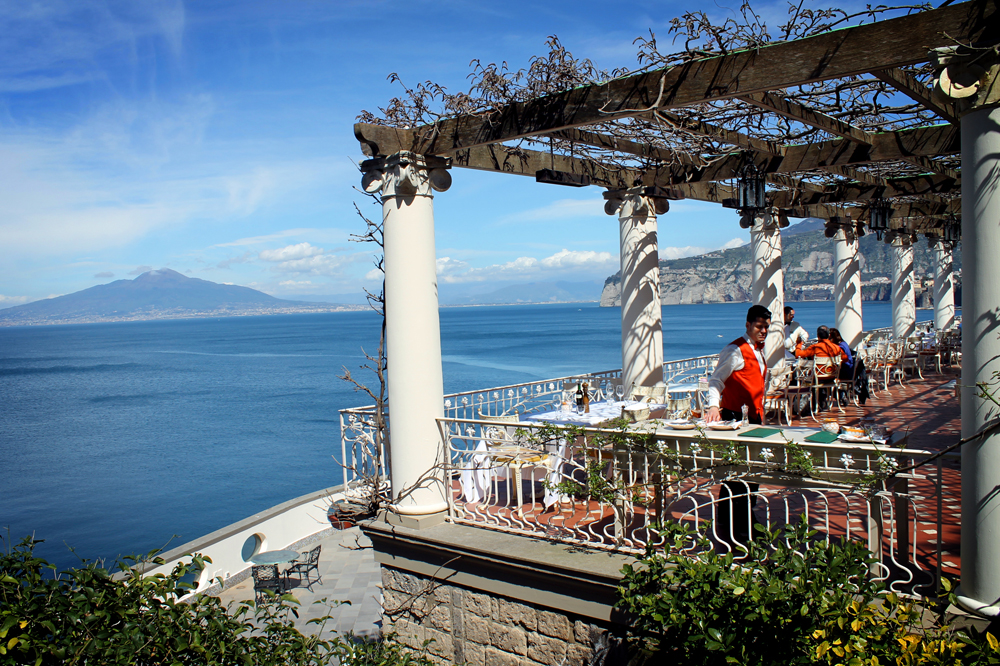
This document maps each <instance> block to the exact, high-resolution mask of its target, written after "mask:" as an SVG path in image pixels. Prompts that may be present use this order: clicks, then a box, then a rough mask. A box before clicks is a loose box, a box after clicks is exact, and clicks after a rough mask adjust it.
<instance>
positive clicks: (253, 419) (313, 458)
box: [0, 301, 931, 569]
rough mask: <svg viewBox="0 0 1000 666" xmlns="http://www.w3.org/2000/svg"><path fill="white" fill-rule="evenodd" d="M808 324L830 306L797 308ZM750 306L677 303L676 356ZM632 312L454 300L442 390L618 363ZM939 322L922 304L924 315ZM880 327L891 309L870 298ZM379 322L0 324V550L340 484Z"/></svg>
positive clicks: (720, 337)
mask: <svg viewBox="0 0 1000 666" xmlns="http://www.w3.org/2000/svg"><path fill="white" fill-rule="evenodd" d="M793 305H794V307H795V310H796V315H797V316H796V319H797V320H798V321H799V322H800V323H801V324H802V325H803V326H805V327H806V329H807V330H809V331H815V329H816V327H817V326H819V325H820V324H827V325H832V324H833V318H834V311H833V303H832V302H829V301H827V302H822V301H820V302H805V303H794V304H793ZM746 308H747V304H745V303H725V304H699V305H672V306H666V307H664V308H663V346H664V358H665V359H667V360H672V359H681V358H689V357H692V356H700V355H704V354H712V353H715V352H718V351H719V349H721V348H722V346H724V345H725V344H726V343H728V342H730V341H731V340H732V339H733V338H735V337H737V336H739V335H741V334H742V332H743V323H742V322H743V321H745V319H744V317H745V313H746ZM620 316H621V315H620V310H619V309H618V308H601V307H598V305H597V304H596V303H584V304H579V303H576V304H549V305H509V306H489V307H462V308H442V309H441V310H440V318H441V348H442V358H443V366H444V384H445V391H446V392H456V391H464V390H473V389H482V388H487V387H492V386H503V385H506V384H514V383H519V382H528V381H533V380H539V379H545V378H549V377H559V376H565V375H571V374H576V373H583V372H593V371H602V370H611V369H615V368H618V367H619V366H620V365H621V356H620V345H621V330H620ZM930 317H931V314H930V312H929V311H920V312H918V319H919V320H923V319H928V318H930ZM864 323H865V328H866V329H871V328H878V327H883V326H889V325H890V324H891V306H890V304H889V303H884V302H866V303H865V304H864ZM379 326H380V320H379V318H378V316H377V315H376V314H375V313H373V312H365V311H355V312H337V313H317V314H302V315H276V316H257V317H230V318H206V319H179V320H163V321H149V322H115V323H101V324H81V325H63V326H31V327H28V326H24V327H7V328H0V538H2V540H3V542H4V543H3V544H0V547H3V548H9V547H10V546H11V545H12V544H16V543H17V542H19V541H20V540H21V539H22V538H24V537H26V536H33V537H34V538H35V539H40V540H42V541H43V543H41V544H39V545H38V546H37V548H36V553H37V554H38V555H40V556H42V557H45V558H46V559H47V560H49V561H50V562H52V563H53V564H55V565H56V566H57V567H59V568H61V569H62V568H66V567H70V566H76V565H79V564H80V563H81V561H83V560H94V559H98V560H104V561H105V563H107V564H108V565H110V564H112V563H113V562H114V560H115V559H116V558H117V557H119V556H122V555H131V554H144V553H147V552H149V551H151V550H154V549H170V548H173V547H176V546H178V545H180V544H183V543H185V542H187V541H190V540H192V539H195V538H198V537H200V536H202V535H204V534H207V533H209V532H212V531H214V530H217V529H219V528H222V527H225V526H226V525H229V524H231V523H234V522H236V521H238V520H241V519H243V518H246V517H248V516H250V515H252V514H254V513H256V512H259V511H261V510H264V509H267V508H269V507H272V506H275V505H277V504H280V503H281V502H284V501H286V500H289V499H292V498H295V497H298V496H300V495H304V494H306V493H309V492H312V491H315V490H320V489H322V488H326V487H330V486H335V485H337V484H339V483H340V482H341V469H340V467H339V465H338V464H337V460H336V456H339V452H340V443H339V442H340V440H339V437H340V421H339V416H338V410H341V409H344V408H347V407H354V406H360V405H364V404H369V403H370V400H367V399H366V397H365V396H364V395H363V394H361V393H359V392H357V391H355V390H354V389H353V387H352V386H351V385H349V384H348V383H346V382H345V381H343V380H341V379H339V378H338V375H340V374H342V373H343V371H344V369H345V368H346V369H349V370H350V371H351V372H352V374H354V375H355V376H357V377H358V378H360V379H362V380H365V381H372V382H374V376H373V375H371V374H368V373H366V372H365V371H364V370H363V369H362V368H361V366H362V365H364V364H365V358H364V351H367V352H372V353H373V352H375V351H376V350H377V346H378V331H379Z"/></svg>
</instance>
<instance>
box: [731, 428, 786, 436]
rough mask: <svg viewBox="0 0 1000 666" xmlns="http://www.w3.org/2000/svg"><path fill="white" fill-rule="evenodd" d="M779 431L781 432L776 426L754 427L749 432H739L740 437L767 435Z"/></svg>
mask: <svg viewBox="0 0 1000 666" xmlns="http://www.w3.org/2000/svg"><path fill="white" fill-rule="evenodd" d="M779 432H781V430H779V429H778V428H754V429H753V430H751V431H750V432H745V433H743V434H741V435H740V437H769V436H771V435H774V434H775V433H779Z"/></svg>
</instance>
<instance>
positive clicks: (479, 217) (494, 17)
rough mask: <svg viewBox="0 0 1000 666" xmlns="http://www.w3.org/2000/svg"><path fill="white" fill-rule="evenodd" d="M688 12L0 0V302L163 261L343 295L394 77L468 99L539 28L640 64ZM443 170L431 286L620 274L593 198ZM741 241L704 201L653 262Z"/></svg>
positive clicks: (515, 60)
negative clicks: (359, 120) (647, 48)
mask: <svg viewBox="0 0 1000 666" xmlns="http://www.w3.org/2000/svg"><path fill="white" fill-rule="evenodd" d="M730 4H731V5H732V6H733V7H736V6H737V5H738V3H736V2H732V3H730ZM784 6H785V5H784V3H771V4H765V5H762V8H763V10H764V11H765V13H768V12H771V13H773V16H774V17H775V18H777V17H779V16H781V15H783V12H784V9H783V8H784ZM685 7H688V8H694V7H695V5H694V4H693V3H687V4H682V3H676V2H675V3H651V2H633V3H629V4H628V5H627V10H625V9H626V6H625V5H620V4H617V3H598V2H580V1H574V2H561V1H550V2H546V3H530V2H519V1H508V2H503V3H477V2H465V1H462V0H434V1H432V2H431V1H423V0H408V1H407V2H390V1H387V0H386V1H382V0H367V1H363V2H362V1H358V2H355V1H352V0H288V1H284V2H277V1H274V2H253V1H241V2H209V1H206V2H197V3H187V4H185V3H183V2H174V1H165V2H153V1H140V2H120V3H119V2H109V3H101V2H87V1H86V0H84V1H80V0H66V1H65V2H58V1H51V2H50V1H40V2H31V1H30V0H13V1H7V0H0V25H2V26H4V30H3V31H2V32H0V154H2V156H3V158H2V159H0V247H2V248H3V250H4V251H5V252H6V256H7V257H8V258H7V260H6V261H4V262H3V264H2V267H0V307H5V306H9V305H16V304H18V303H23V302H27V301H31V300H36V299H39V298H45V297H48V296H51V295H57V294H64V293H70V292H73V291H77V290H80V289H84V288H87V287H90V286H93V285H95V284H102V283H106V282H110V281H112V280H114V279H122V278H131V277H133V276H135V275H137V274H138V273H139V272H142V271H143V270H147V269H148V268H161V267H168V268H172V269H174V270H177V271H180V272H182V273H184V274H186V275H190V276H192V277H200V278H204V279H207V280H212V281H215V282H228V283H233V284H240V285H246V286H252V287H254V288H257V289H260V290H262V291H265V292H267V293H270V294H274V295H277V296H282V297H287V296H293V297H294V296H295V295H297V294H345V293H358V292H360V290H361V289H362V287H363V286H366V285H368V286H370V285H372V284H373V282H372V275H371V254H372V249H371V248H369V247H364V246H359V245H357V244H355V243H351V242H350V241H349V239H348V237H349V234H350V233H352V232H357V231H359V230H360V229H361V224H360V220H359V219H358V218H357V217H356V215H355V213H354V211H353V206H352V202H353V201H359V202H360V203H361V204H362V205H363V206H366V207H368V206H370V204H368V203H367V202H366V200H365V199H364V198H363V197H360V196H358V195H357V193H356V192H355V191H354V190H353V189H352V188H353V187H354V186H356V185H357V184H358V183H359V175H358V173H357V170H356V163H357V161H358V160H360V159H362V157H363V156H362V155H361V152H360V149H359V147H358V144H357V142H356V140H355V139H354V137H353V133H352V125H353V123H354V120H355V116H356V115H357V114H358V112H359V111H361V110H362V109H369V110H374V109H375V107H377V106H379V105H384V104H385V102H387V101H388V100H389V98H390V97H392V96H394V95H396V94H398V93H399V92H400V90H401V89H400V88H399V84H393V83H390V82H389V81H387V80H386V77H387V76H388V75H389V74H390V73H391V72H397V73H399V75H400V76H401V77H402V79H403V80H404V81H406V82H408V83H416V82H419V81H423V80H427V79H432V80H435V81H437V82H439V83H442V84H444V85H445V86H447V87H448V88H449V90H451V91H457V90H462V89H465V88H466V87H467V82H466V75H467V74H468V72H469V62H470V61H471V60H472V59H473V58H479V59H480V60H481V61H483V62H499V61H503V60H506V61H507V62H508V63H510V65H511V66H512V67H514V68H520V67H523V66H526V65H527V63H528V60H529V58H530V56H531V55H532V54H535V53H542V52H544V49H545V46H544V42H545V39H546V37H547V36H548V35H553V34H554V35H558V36H559V37H560V39H561V40H562V41H563V43H564V44H565V45H566V46H567V47H568V48H569V49H570V50H571V51H572V52H573V53H574V55H576V56H577V57H589V58H591V59H592V60H594V61H595V62H596V63H597V64H598V65H599V66H601V67H603V68H607V69H611V68H614V67H619V66H634V64H635V52H636V49H635V47H634V46H633V44H632V40H633V39H635V38H636V37H637V36H639V35H642V34H646V32H647V31H648V30H649V29H652V30H654V31H655V32H657V34H658V36H660V37H661V40H662V39H664V38H665V37H666V26H667V25H668V22H669V19H670V18H672V17H674V16H677V15H679V14H680V13H681V12H682V11H683V10H684V8H685ZM712 11H713V12H715V13H720V14H721V13H722V12H725V11H727V10H726V9H725V8H724V5H723V4H722V3H719V4H718V5H717V6H716V7H715V8H714V9H713V10H712ZM773 22H774V21H772V23H773ZM452 176H453V178H454V184H453V185H452V188H451V189H450V190H449V191H448V192H445V193H443V194H438V195H437V196H436V198H435V202H434V205H435V213H436V226H437V237H436V243H437V253H438V257H439V266H440V276H441V277H440V279H441V281H442V283H443V284H447V285H451V286H452V287H454V288H466V289H467V288H471V287H475V288H477V289H481V290H484V291H485V290H487V288H489V287H491V286H493V285H496V284H498V283H499V282H501V281H502V282H506V283H509V282H512V281H513V282H517V281H525V282H527V281H552V280H571V281H580V280H603V279H604V278H605V277H606V276H608V275H610V274H612V273H614V272H615V271H616V270H617V264H618V258H617V252H618V232H617V222H616V220H615V218H612V217H608V216H606V215H605V214H604V212H603V201H602V199H601V191H600V189H599V188H585V189H582V190H576V189H570V188H562V187H557V186H546V185H539V184H536V183H535V182H534V181H533V180H532V179H528V178H521V177H517V176H502V175H498V174H486V173H480V172H475V171H469V170H461V169H455V170H453V172H452ZM366 210H370V211H371V212H373V213H375V214H377V210H376V209H374V208H367V209H366ZM747 240H749V236H748V235H747V233H746V232H745V231H743V230H741V229H740V228H739V224H738V220H737V216H736V214H735V213H734V212H732V211H727V210H723V209H721V208H720V207H718V206H714V205H711V204H702V203H699V202H689V201H684V202H676V203H675V204H674V205H673V207H672V209H671V212H670V213H668V214H667V215H666V216H664V217H662V218H661V220H660V251H661V256H663V257H665V258H670V257H674V256H680V255H683V254H691V253H696V250H695V249H693V248H703V249H714V248H718V247H722V246H724V245H727V244H730V245H731V244H733V243H738V242H741V241H742V242H745V241H747ZM470 285H471V287H470Z"/></svg>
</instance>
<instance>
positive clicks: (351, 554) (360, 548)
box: [219, 527, 382, 637]
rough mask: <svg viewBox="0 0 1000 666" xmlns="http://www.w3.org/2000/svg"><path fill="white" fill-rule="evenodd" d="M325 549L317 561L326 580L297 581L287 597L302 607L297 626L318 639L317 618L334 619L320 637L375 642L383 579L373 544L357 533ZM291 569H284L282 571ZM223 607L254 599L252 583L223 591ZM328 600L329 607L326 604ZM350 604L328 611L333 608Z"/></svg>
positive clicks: (337, 536) (338, 537)
mask: <svg viewBox="0 0 1000 666" xmlns="http://www.w3.org/2000/svg"><path fill="white" fill-rule="evenodd" d="M316 545H320V546H322V547H323V550H322V552H321V553H320V557H319V573H320V578H321V580H322V582H321V583H316V584H314V585H313V586H312V590H310V589H308V588H307V587H305V581H302V580H299V579H298V578H297V577H295V576H293V577H292V578H291V584H292V586H291V589H289V593H290V594H291V595H292V596H294V597H295V598H296V600H298V602H299V603H300V604H301V606H300V608H299V619H298V620H297V621H296V623H295V624H296V626H297V627H298V628H299V630H300V631H302V632H303V633H307V634H312V633H316V630H317V628H318V625H316V624H307V623H308V621H309V620H311V619H313V618H319V617H322V616H324V615H330V616H331V617H332V620H331V621H330V622H329V623H328V624H327V625H326V626H324V627H323V631H322V635H323V636H324V637H328V636H330V635H331V634H333V633H338V634H345V633H347V632H354V633H355V634H357V635H366V636H377V635H378V634H379V632H380V631H381V627H382V617H381V614H382V606H381V599H382V574H381V569H380V568H379V565H378V563H377V562H375V554H374V551H373V550H372V547H371V542H370V541H369V540H368V538H367V537H365V536H364V535H362V534H361V530H360V529H358V528H357V527H353V528H351V529H348V530H344V531H342V532H334V533H333V534H331V535H330V536H328V537H327V538H325V539H323V540H322V541H319V542H317V543H316V544H310V547H311V548H314V547H315V546H316ZM285 568H287V565H281V566H280V567H279V569H280V570H284V569H285ZM219 596H220V598H221V599H222V601H223V602H225V603H229V602H238V601H246V600H248V599H253V598H254V592H253V579H252V578H246V579H245V580H243V581H242V582H241V583H239V584H237V585H235V586H233V587H231V588H228V589H226V590H223V592H222V593H221V594H220V595H219ZM324 600H325V601H324ZM334 601H349V602H350V604H342V605H339V606H333V607H331V606H330V603H329V602H334Z"/></svg>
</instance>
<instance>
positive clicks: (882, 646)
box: [619, 519, 1000, 666]
mask: <svg viewBox="0 0 1000 666" xmlns="http://www.w3.org/2000/svg"><path fill="white" fill-rule="evenodd" d="M757 529H758V531H759V533H758V535H757V538H756V539H755V540H754V541H753V542H751V543H750V544H748V551H747V552H746V553H739V555H744V554H745V557H742V558H741V559H736V556H735V555H734V554H733V553H731V552H730V553H727V554H720V553H718V552H716V551H715V550H714V549H712V548H711V544H710V543H709V542H708V541H707V540H706V539H704V538H701V537H697V536H695V535H693V534H692V533H691V532H690V531H689V530H688V529H687V528H685V527H683V526H680V525H677V524H672V525H670V526H668V527H667V528H666V529H664V530H663V531H662V532H661V534H662V535H663V537H664V538H665V549H664V550H661V549H660V548H659V547H656V546H648V547H647V548H646V552H645V555H644V557H643V558H642V559H641V560H640V561H639V562H638V563H637V564H635V565H628V566H626V567H625V568H624V569H623V574H624V577H623V579H622V582H621V586H620V587H619V595H620V598H621V602H620V607H621V609H622V610H624V611H626V612H628V613H629V614H631V616H632V621H631V625H630V630H629V639H630V642H631V643H632V645H633V647H634V648H635V650H636V652H637V654H638V657H637V658H636V660H635V661H637V662H641V661H643V660H648V661H649V662H650V663H674V664H685V665H692V666H693V665H702V664H704V665H709V664H727V663H728V664H743V665H746V666H765V665H771V664H774V665H779V664H780V665H781V666H785V665H792V664H843V665H845V666H861V665H879V664H897V665H899V666H915V665H917V664H951V665H955V666H957V665H958V664H997V663H1000V645H998V644H997V641H996V639H995V638H994V637H993V636H992V635H989V634H983V635H980V634H978V633H976V632H974V631H972V632H957V631H953V630H951V629H950V628H949V627H948V626H947V625H945V624H944V617H943V612H942V614H941V615H940V616H938V618H937V620H936V622H934V623H933V626H931V627H930V628H929V629H927V628H925V627H922V622H921V621H922V619H923V618H922V613H923V612H924V611H925V610H926V609H927V608H932V607H934V605H935V604H934V601H933V600H925V602H924V603H923V604H921V606H919V607H918V606H917V605H916V604H914V603H912V602H904V601H903V600H901V599H900V598H899V597H898V596H897V595H895V594H885V591H884V590H883V587H882V585H881V584H880V583H879V582H877V581H873V580H872V579H871V577H870V576H869V566H870V564H872V562H873V558H872V556H871V553H870V552H869V551H868V550H867V548H865V546H864V545H862V544H860V543H857V542H851V541H842V542H838V541H834V540H831V541H830V542H829V543H827V542H826V541H824V540H822V539H817V538H816V532H814V531H812V530H810V529H809V526H808V524H807V523H806V521H805V520H804V519H803V520H802V521H801V522H800V523H798V524H797V525H794V526H793V525H788V526H785V527H784V528H781V529H780V530H775V531H768V530H767V529H765V528H763V527H762V526H757ZM692 547H693V548H692ZM685 550H687V551H688V552H689V553H691V554H685V552H684V551H685ZM923 624H926V622H924V623H923Z"/></svg>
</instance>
